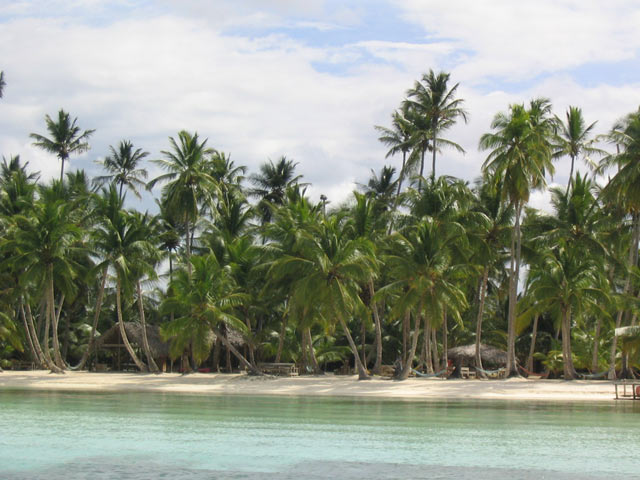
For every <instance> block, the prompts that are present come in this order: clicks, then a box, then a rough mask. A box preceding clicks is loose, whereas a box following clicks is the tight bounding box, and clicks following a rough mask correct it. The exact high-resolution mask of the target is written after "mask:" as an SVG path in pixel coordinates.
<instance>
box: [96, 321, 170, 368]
mask: <svg viewBox="0 0 640 480" xmlns="http://www.w3.org/2000/svg"><path fill="white" fill-rule="evenodd" d="M146 327H147V340H148V341H149V349H150V350H151V355H153V358H155V359H158V358H167V357H168V356H169V343H168V342H165V341H164V340H162V336H161V335H160V328H159V327H158V326H156V325H148V324H147V326H146ZM124 330H125V332H127V338H128V339H129V342H131V343H132V344H135V345H137V346H138V347H140V348H142V325H141V324H139V323H138V322H124ZM117 343H121V341H120V327H119V326H118V324H117V323H116V324H115V325H114V326H113V327H111V328H110V329H109V330H107V331H106V332H104V333H103V334H102V335H100V337H99V338H98V339H97V340H96V348H97V349H100V348H102V347H103V346H104V345H113V344H117Z"/></svg>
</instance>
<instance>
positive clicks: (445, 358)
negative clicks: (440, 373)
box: [442, 308, 449, 368]
mask: <svg viewBox="0 0 640 480" xmlns="http://www.w3.org/2000/svg"><path fill="white" fill-rule="evenodd" d="M447 319H448V317H447V309H446V308H445V310H444V313H443V318H442V368H447V366H448V364H449V327H448V325H447Z"/></svg>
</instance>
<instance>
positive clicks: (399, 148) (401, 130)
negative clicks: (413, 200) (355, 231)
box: [375, 103, 411, 206]
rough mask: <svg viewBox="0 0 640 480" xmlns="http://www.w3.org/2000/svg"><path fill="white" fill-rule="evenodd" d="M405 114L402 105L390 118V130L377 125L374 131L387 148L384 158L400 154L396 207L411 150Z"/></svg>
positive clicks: (408, 126)
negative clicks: (400, 164) (400, 165)
mask: <svg viewBox="0 0 640 480" xmlns="http://www.w3.org/2000/svg"><path fill="white" fill-rule="evenodd" d="M406 113H407V112H406V104H405V103H403V108H401V109H400V110H396V111H395V112H393V115H392V116H391V128H387V127H381V126H379V125H376V126H375V129H376V130H377V131H378V132H379V133H380V136H379V137H378V140H379V141H380V142H382V143H384V144H385V145H386V146H388V147H389V151H387V154H386V155H385V158H389V157H391V156H393V155H395V154H396V153H399V152H401V153H402V167H401V168H400V175H399V177H398V185H397V190H396V201H395V205H396V206H397V205H398V199H399V198H400V191H401V189H402V182H403V181H404V177H405V175H406V164H407V153H409V151H410V150H411V145H410V143H409V140H410V138H411V124H410V122H409V121H408V120H407V118H406Z"/></svg>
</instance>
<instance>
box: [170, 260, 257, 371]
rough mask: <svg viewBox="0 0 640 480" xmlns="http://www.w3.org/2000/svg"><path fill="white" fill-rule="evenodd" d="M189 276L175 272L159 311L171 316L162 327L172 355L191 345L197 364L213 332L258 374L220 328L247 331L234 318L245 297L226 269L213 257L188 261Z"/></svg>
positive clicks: (185, 272) (209, 346)
mask: <svg viewBox="0 0 640 480" xmlns="http://www.w3.org/2000/svg"><path fill="white" fill-rule="evenodd" d="M190 261H191V263H192V265H193V268H192V273H191V274H189V272H187V271H185V270H179V271H177V272H176V274H175V277H174V280H173V282H172V283H171V285H170V292H171V293H170V295H169V296H168V297H167V298H166V299H165V300H164V301H163V303H162V306H161V310H162V311H163V312H165V313H172V314H173V315H174V316H175V319H174V320H172V321H171V322H169V323H168V324H166V325H165V326H164V327H163V332H164V334H165V335H166V336H167V337H168V338H170V339H171V340H172V353H173V354H174V355H175V356H178V355H179V354H180V353H181V352H182V351H183V350H184V349H185V348H186V347H187V346H191V348H192V350H193V354H194V357H195V358H196V360H197V361H203V360H204V359H205V358H206V357H207V356H208V355H209V351H210V349H211V343H210V342H208V341H207V339H208V338H209V335H208V332H210V331H212V332H213V333H214V334H215V335H216V337H217V338H218V339H220V340H221V341H222V342H223V343H224V345H225V346H226V347H227V348H228V349H229V350H230V351H231V352H232V353H233V355H234V356H235V357H236V358H237V359H238V361H239V362H240V363H241V364H242V366H244V367H246V368H247V369H248V370H249V371H250V372H251V373H253V374H257V375H259V374H260V371H259V370H258V369H257V368H256V367H255V365H252V364H251V363H250V362H248V361H247V359H246V358H245V357H244V356H243V355H242V354H241V353H240V352H239V351H238V350H237V349H236V348H235V347H234V346H233V344H232V343H231V342H230V341H229V340H228V338H227V337H226V335H224V334H223V333H221V330H220V327H222V326H225V327H232V328H234V329H236V330H239V331H241V332H243V331H245V330H246V327H245V325H244V324H243V323H242V321H241V320H240V319H239V318H237V317H236V316H235V312H234V309H235V308H236V307H239V306H241V305H242V304H243V303H245V302H246V300H247V299H246V296H245V295H244V294H242V293H239V292H237V289H236V285H235V282H234V281H233V278H232V276H231V275H230V272H229V269H227V268H224V267H221V266H220V264H219V262H218V260H217V259H216V257H215V255H212V254H208V255H203V256H194V257H192V258H191V260H190Z"/></svg>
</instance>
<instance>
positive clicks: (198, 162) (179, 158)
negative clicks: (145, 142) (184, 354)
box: [149, 130, 218, 269]
mask: <svg viewBox="0 0 640 480" xmlns="http://www.w3.org/2000/svg"><path fill="white" fill-rule="evenodd" d="M178 142H179V143H178ZM178 142H176V140H175V139H174V138H173V137H169V143H170V144H171V150H163V151H162V154H163V155H164V157H165V158H164V159H159V160H153V162H154V163H156V164H158V165H160V167H161V168H162V169H164V170H166V171H167V173H165V174H162V175H160V176H158V177H156V178H154V179H153V180H151V181H150V182H149V188H153V186H154V185H156V184H157V183H161V182H166V183H165V185H164V186H163V187H162V197H163V202H165V203H166V205H167V208H168V209H169V210H170V211H171V212H173V213H174V214H176V215H178V214H179V215H180V216H181V217H182V221H183V222H184V225H185V253H186V263H187V268H188V269H191V262H190V261H189V260H190V258H191V249H192V245H191V244H192V237H193V229H194V226H195V223H196V221H197V219H198V217H199V214H200V207H201V205H202V204H203V203H206V204H211V203H212V200H213V194H214V193H215V192H216V191H217V190H218V187H217V183H216V181H215V179H214V178H213V177H212V176H211V173H210V171H211V169H210V165H209V163H210V156H211V155H212V154H213V153H214V152H215V151H214V150H213V149H211V148H208V147H207V140H206V139H205V140H204V141H202V142H200V140H199V138H198V134H197V133H195V134H193V135H191V134H190V133H189V132H186V131H185V130H182V131H181V132H179V133H178Z"/></svg>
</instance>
